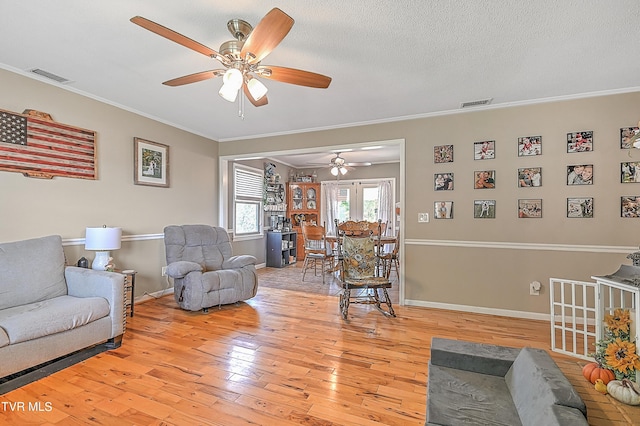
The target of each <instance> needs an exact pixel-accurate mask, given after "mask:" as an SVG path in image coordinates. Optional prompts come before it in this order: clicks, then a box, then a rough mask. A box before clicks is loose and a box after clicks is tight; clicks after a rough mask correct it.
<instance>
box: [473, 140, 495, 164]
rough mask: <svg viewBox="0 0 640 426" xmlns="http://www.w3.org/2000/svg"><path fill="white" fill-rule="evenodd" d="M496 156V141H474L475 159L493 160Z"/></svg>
mask: <svg viewBox="0 0 640 426" xmlns="http://www.w3.org/2000/svg"><path fill="white" fill-rule="evenodd" d="M494 158H496V141H483V142H474V143H473V159H474V160H491V159H494Z"/></svg>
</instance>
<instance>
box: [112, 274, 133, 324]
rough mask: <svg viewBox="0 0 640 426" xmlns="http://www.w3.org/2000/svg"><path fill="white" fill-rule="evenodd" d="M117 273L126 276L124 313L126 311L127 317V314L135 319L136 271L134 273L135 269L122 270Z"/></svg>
mask: <svg viewBox="0 0 640 426" xmlns="http://www.w3.org/2000/svg"><path fill="white" fill-rule="evenodd" d="M115 272H118V273H120V274H122V275H124V311H125V317H126V316H127V313H129V315H130V316H131V317H133V308H134V304H133V297H134V295H135V289H136V271H134V270H133V269H125V270H122V271H121V270H116V271H115ZM127 311H128V312H127Z"/></svg>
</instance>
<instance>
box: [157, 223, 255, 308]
mask: <svg viewBox="0 0 640 426" xmlns="http://www.w3.org/2000/svg"><path fill="white" fill-rule="evenodd" d="M164 244H165V250H166V258H167V275H168V276H169V277H171V278H173V289H174V294H173V295H174V298H175V300H176V303H178V305H180V307H181V308H182V309H186V310H189V311H198V310H200V309H202V310H204V311H205V312H207V311H208V308H210V307H211V306H220V305H226V304H229V303H236V302H239V301H242V300H247V299H250V298H252V297H253V296H255V295H256V293H257V291H258V276H257V274H256V267H255V264H256V258H255V257H254V256H249V255H240V256H233V253H232V249H231V243H230V242H229V234H227V231H226V230H225V229H224V228H220V227H214V226H209V225H182V226H176V225H172V226H167V227H165V228H164Z"/></svg>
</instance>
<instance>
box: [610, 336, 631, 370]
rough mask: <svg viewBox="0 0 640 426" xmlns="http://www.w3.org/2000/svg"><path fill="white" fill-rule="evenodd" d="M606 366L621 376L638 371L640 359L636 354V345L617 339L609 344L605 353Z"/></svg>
mask: <svg viewBox="0 0 640 426" xmlns="http://www.w3.org/2000/svg"><path fill="white" fill-rule="evenodd" d="M604 358H605V360H606V362H607V365H608V366H609V367H611V368H613V369H614V370H617V371H619V372H621V373H622V374H627V373H631V372H632V371H633V370H640V358H639V357H638V354H636V345H635V344H633V343H631V342H626V341H622V340H620V338H617V339H616V340H614V341H613V342H611V343H609V346H607V349H606V351H605V357H604Z"/></svg>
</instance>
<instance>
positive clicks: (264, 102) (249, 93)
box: [242, 83, 269, 107]
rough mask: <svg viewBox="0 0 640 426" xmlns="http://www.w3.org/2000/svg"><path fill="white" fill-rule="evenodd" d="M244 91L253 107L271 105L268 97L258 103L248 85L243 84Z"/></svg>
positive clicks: (262, 98)
mask: <svg viewBox="0 0 640 426" xmlns="http://www.w3.org/2000/svg"><path fill="white" fill-rule="evenodd" d="M242 91H243V92H244V95H245V96H246V97H247V99H249V102H251V103H252V104H253V106H257V107H260V106H263V105H266V104H268V103H269V101H268V100H267V95H264V96H263V97H261V98H260V99H258V100H257V101H256V100H255V99H253V96H251V92H249V88H248V87H247V83H243V84H242Z"/></svg>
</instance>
